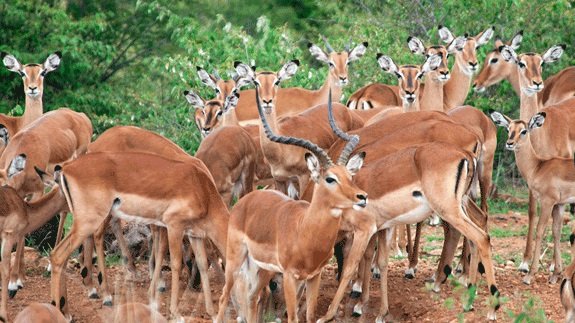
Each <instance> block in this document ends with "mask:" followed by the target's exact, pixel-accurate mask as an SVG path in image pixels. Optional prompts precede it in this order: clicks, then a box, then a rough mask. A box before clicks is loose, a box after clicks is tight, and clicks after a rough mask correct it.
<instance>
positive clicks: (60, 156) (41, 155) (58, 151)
mask: <svg viewBox="0 0 575 323" xmlns="http://www.w3.org/2000/svg"><path fill="white" fill-rule="evenodd" d="M91 137H92V123H91V122H90V120H89V119H88V117H86V115H85V114H83V113H79V112H74V111H72V110H69V109H59V110H55V111H50V112H48V113H46V114H44V115H43V116H42V117H40V118H39V119H37V120H36V121H34V122H33V123H32V124H30V125H29V126H27V127H26V128H25V129H22V130H21V131H20V132H18V133H17V134H16V135H15V136H14V137H13V138H12V140H10V141H9V143H8V146H6V149H5V150H4V153H3V154H2V156H1V157H0V185H8V186H11V187H13V188H14V189H15V190H16V191H17V192H18V194H19V195H20V196H21V197H27V196H28V197H30V196H31V198H30V199H31V200H34V199H37V198H38V197H39V196H41V195H42V194H43V192H44V183H42V181H41V180H40V178H39V177H38V174H37V173H36V171H35V170H34V167H38V168H39V169H41V170H43V171H47V170H50V171H51V170H52V169H53V166H52V165H55V164H58V163H63V162H65V161H68V160H70V159H72V158H74V157H76V156H78V155H80V154H83V153H84V152H85V151H86V147H87V146H88V143H89V142H90V139H91ZM20 170H21V171H20ZM23 248H24V236H21V237H20V241H19V243H18V251H17V254H18V257H17V259H19V260H18V261H17V262H16V265H15V268H14V270H13V271H12V273H11V276H12V277H11V279H10V282H11V286H14V285H17V286H18V287H19V288H21V287H23V284H22V279H23V277H24V273H23V272H21V269H23V267H22V266H21V262H22V261H23V260H22V257H23ZM16 276H17V277H16Z"/></svg>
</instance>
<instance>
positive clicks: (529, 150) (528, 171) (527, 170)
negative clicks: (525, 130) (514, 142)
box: [515, 135, 542, 185]
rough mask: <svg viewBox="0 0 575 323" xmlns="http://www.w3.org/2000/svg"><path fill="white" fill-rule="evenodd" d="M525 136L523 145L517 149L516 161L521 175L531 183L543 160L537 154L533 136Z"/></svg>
mask: <svg viewBox="0 0 575 323" xmlns="http://www.w3.org/2000/svg"><path fill="white" fill-rule="evenodd" d="M528 136H529V137H528V138H524V139H523V140H522V142H521V145H520V146H518V147H517V148H516V149H515V161H516V163H517V168H518V169H519V172H520V173H521V176H523V178H524V179H525V180H526V181H527V184H528V185H529V184H530V181H531V179H532V178H533V175H534V174H535V172H536V171H537V169H538V168H539V165H540V164H541V162H542V160H541V159H540V158H539V157H538V156H537V154H536V153H535V150H534V149H533V145H532V144H531V138H530V137H531V136H530V135H528Z"/></svg>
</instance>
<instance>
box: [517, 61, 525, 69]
mask: <svg viewBox="0 0 575 323" xmlns="http://www.w3.org/2000/svg"><path fill="white" fill-rule="evenodd" d="M517 65H518V66H519V68H525V63H523V62H519V63H517Z"/></svg>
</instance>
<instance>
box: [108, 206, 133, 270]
mask: <svg viewBox="0 0 575 323" xmlns="http://www.w3.org/2000/svg"><path fill="white" fill-rule="evenodd" d="M110 228H111V229H112V233H114V236H115V237H116V241H118V246H119V247H120V251H121V252H122V262H123V264H124V266H126V267H127V268H128V271H129V272H130V274H131V276H132V277H135V276H136V274H137V272H136V265H135V264H134V257H132V252H131V251H130V248H129V247H128V244H127V243H126V239H125V238H124V232H122V227H121V225H120V219H118V218H116V217H111V219H110Z"/></svg>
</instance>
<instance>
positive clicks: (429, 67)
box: [421, 54, 443, 74]
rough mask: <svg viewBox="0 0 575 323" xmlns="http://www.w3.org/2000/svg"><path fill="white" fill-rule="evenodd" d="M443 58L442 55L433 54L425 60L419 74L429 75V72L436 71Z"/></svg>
mask: <svg viewBox="0 0 575 323" xmlns="http://www.w3.org/2000/svg"><path fill="white" fill-rule="evenodd" d="M442 58H443V55H442V54H433V55H431V56H429V57H428V58H427V60H425V63H423V66H421V73H422V74H425V73H429V72H431V71H434V70H436V69H437V68H438V67H439V65H441V59H442Z"/></svg>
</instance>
